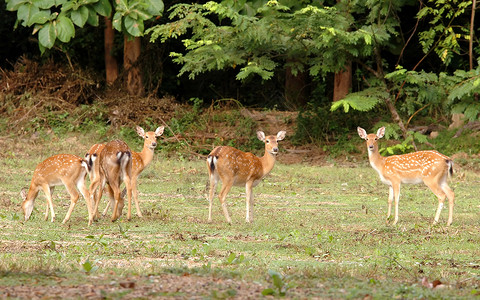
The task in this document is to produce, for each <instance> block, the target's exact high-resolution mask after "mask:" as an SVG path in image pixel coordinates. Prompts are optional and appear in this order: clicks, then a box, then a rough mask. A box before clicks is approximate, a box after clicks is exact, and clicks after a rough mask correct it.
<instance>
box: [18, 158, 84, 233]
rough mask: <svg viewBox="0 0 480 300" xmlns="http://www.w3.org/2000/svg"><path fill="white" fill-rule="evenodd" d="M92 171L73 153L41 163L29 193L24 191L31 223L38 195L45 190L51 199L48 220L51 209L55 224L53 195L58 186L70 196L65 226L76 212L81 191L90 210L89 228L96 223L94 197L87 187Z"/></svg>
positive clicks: (24, 200)
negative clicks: (93, 220)
mask: <svg viewBox="0 0 480 300" xmlns="http://www.w3.org/2000/svg"><path fill="white" fill-rule="evenodd" d="M87 172H88V163H87V162H86V161H85V160H83V159H82V158H81V157H78V156H76V155H72V154H58V155H54V156H51V157H49V158H47V159H46V160H44V161H43V162H41V163H39V164H38V165H37V167H36V168H35V171H34V172H33V178H32V181H31V184H30V188H29V190H28V193H27V192H26V190H25V189H22V191H21V193H20V194H21V196H22V198H23V202H22V209H23V212H24V214H25V221H27V220H28V219H29V218H30V216H31V214H32V211H33V205H34V203H35V199H36V198H37V196H38V192H39V191H40V190H43V192H44V193H45V197H46V198H47V209H46V211H45V220H47V219H48V209H49V208H50V213H51V221H52V222H54V221H55V212H54V209H53V202H52V193H53V190H54V188H55V186H59V185H64V186H65V188H66V189H67V192H68V193H69V194H70V201H71V202H70V207H69V209H68V211H67V214H66V215H65V219H64V220H63V223H64V224H65V223H66V222H67V221H68V220H69V219H70V215H71V214H72V212H73V209H74V207H75V205H76V204H77V201H78V198H79V193H78V192H79V191H80V193H81V194H82V195H83V197H84V198H85V201H86V203H87V209H88V225H90V224H92V219H93V205H92V202H91V200H90V194H89V192H88V189H87V187H86V186H85V176H86V175H87Z"/></svg>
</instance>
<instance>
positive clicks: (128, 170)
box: [87, 140, 132, 222]
mask: <svg viewBox="0 0 480 300" xmlns="http://www.w3.org/2000/svg"><path fill="white" fill-rule="evenodd" d="M87 155H88V154H87ZM95 161H96V162H95V163H94V164H93V165H94V167H95V168H98V169H97V170H98V171H97V173H96V174H95V175H94V177H93V178H94V179H93V181H92V182H91V183H90V188H89V192H90V194H92V195H95V194H96V193H95V190H96V189H97V188H99V189H100V191H99V193H98V194H99V195H100V197H101V193H102V191H103V189H104V188H105V186H106V184H108V185H109V188H110V189H111V193H112V194H113V198H114V201H115V204H114V209H113V213H112V218H111V221H112V222H114V221H116V220H117V219H118V217H120V215H121V213H122V208H123V205H124V201H123V199H122V197H121V194H120V185H121V183H122V181H123V183H125V187H126V193H127V197H128V213H127V219H128V220H131V204H132V185H131V182H132V179H131V178H132V151H131V150H130V148H129V147H128V145H127V144H126V143H125V142H124V141H121V140H114V141H111V142H108V143H107V144H105V146H104V147H103V149H102V150H101V152H100V154H99V155H98V158H97V159H96V160H95ZM96 164H98V167H97V166H95V165H96ZM94 173H95V171H94ZM99 200H100V199H95V200H94V203H95V207H94V213H95V214H96V213H97V211H98V203H99V202H100V201H99Z"/></svg>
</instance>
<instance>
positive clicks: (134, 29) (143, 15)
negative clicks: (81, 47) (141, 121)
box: [6, 0, 163, 94]
mask: <svg viewBox="0 0 480 300" xmlns="http://www.w3.org/2000/svg"><path fill="white" fill-rule="evenodd" d="M6 2H7V9H8V10H10V11H16V12H17V23H16V24H15V27H16V26H18V24H19V23H20V25H22V26H25V27H33V32H32V34H34V35H35V34H38V45H39V48H40V51H41V53H42V54H43V53H44V52H45V50H46V49H51V48H52V47H54V46H57V47H59V48H60V49H62V46H63V45H64V44H66V43H68V42H70V40H71V39H72V38H74V37H75V26H77V27H80V28H82V27H84V26H85V24H87V23H88V24H89V25H91V26H99V17H100V16H103V17H107V18H110V17H112V8H113V12H114V13H113V17H112V27H113V28H115V29H116V30H117V31H119V32H122V33H123V34H124V35H125V36H126V38H125V43H126V46H125V49H126V51H127V52H126V53H125V57H126V58H127V62H125V64H124V67H126V70H127V73H128V75H127V76H128V78H129V80H128V81H127V82H128V86H127V89H128V91H129V92H130V93H133V94H139V93H141V92H142V85H141V76H139V74H141V72H140V71H139V69H138V65H137V64H136V63H135V62H136V59H137V58H138V55H139V51H140V49H139V46H138V45H139V42H138V41H136V39H138V38H139V37H140V36H142V35H143V32H144V22H145V21H147V20H150V19H152V18H153V17H155V16H159V15H161V13H162V12H163V1H162V0H130V1H128V0H119V1H115V2H114V3H113V5H112V4H111V3H110V2H109V0H76V1H66V0H42V1H32V0H7V1H6ZM106 24H107V26H106V33H107V34H106V35H105V38H106V40H105V45H106V46H107V49H106V55H107V58H106V64H107V66H106V70H107V72H111V71H112V70H114V69H115V66H113V67H112V65H111V64H112V63H115V62H114V61H112V60H111V59H110V58H109V57H108V54H109V51H110V50H109V49H108V47H109V46H110V45H111V41H112V40H111V39H112V34H111V33H112V32H111V31H109V20H107V21H106ZM132 40H133V46H131V45H130V43H131V41H132ZM113 72H115V71H113ZM131 74H134V75H131ZM110 75H111V74H110V73H108V75H107V82H111V81H112V80H113V79H112V78H115V76H113V77H111V76H110ZM131 78H133V79H132V80H130V79H131Z"/></svg>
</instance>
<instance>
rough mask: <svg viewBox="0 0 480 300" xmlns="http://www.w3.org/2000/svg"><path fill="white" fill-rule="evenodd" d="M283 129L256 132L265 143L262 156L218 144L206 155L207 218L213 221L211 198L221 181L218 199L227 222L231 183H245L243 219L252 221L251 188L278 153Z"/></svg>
mask: <svg viewBox="0 0 480 300" xmlns="http://www.w3.org/2000/svg"><path fill="white" fill-rule="evenodd" d="M285 135H286V132H285V131H280V132H278V133H277V135H269V136H265V133H263V131H258V132H257V137H258V139H259V140H261V141H262V142H264V143H265V154H264V155H263V156H262V157H257V156H256V155H254V154H252V153H249V152H243V151H240V150H238V149H235V148H233V147H229V146H219V147H216V148H215V149H213V150H212V152H210V154H209V155H208V157H207V168H208V173H209V178H210V192H209V208H208V221H209V222H211V221H212V206H213V197H214V194H215V190H216V187H217V183H218V181H219V180H220V181H221V182H222V188H221V190H220V194H219V199H220V203H221V205H222V209H223V214H224V215H225V218H226V219H227V222H228V223H231V222H232V220H231V218H230V215H229V214H228V209H227V203H226V202H225V198H226V197H227V194H228V192H229V191H230V189H231V188H232V186H234V185H235V186H243V185H244V186H245V189H246V210H247V211H246V217H245V220H246V222H252V221H253V191H252V189H253V187H255V186H257V184H258V183H260V181H261V180H262V179H263V177H265V176H267V175H268V174H269V173H270V171H272V169H273V166H274V165H275V161H276V156H277V154H278V141H281V140H283V139H284V138H285Z"/></svg>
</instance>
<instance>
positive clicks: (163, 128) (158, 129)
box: [155, 126, 165, 137]
mask: <svg viewBox="0 0 480 300" xmlns="http://www.w3.org/2000/svg"><path fill="white" fill-rule="evenodd" d="M163 130H165V127H163V126H160V127H158V128H157V130H155V136H156V137H159V136H161V135H162V134H163Z"/></svg>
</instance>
